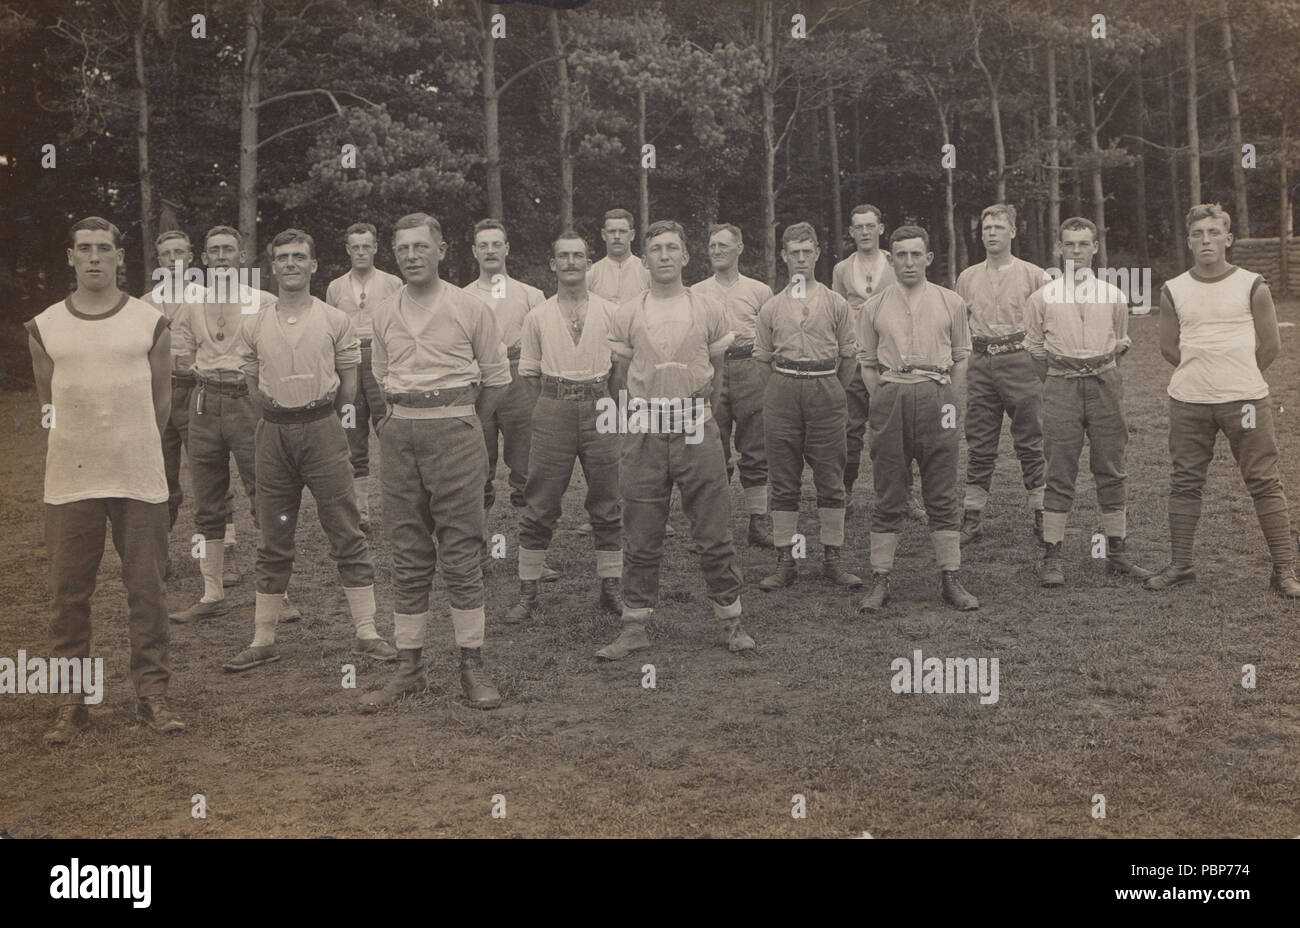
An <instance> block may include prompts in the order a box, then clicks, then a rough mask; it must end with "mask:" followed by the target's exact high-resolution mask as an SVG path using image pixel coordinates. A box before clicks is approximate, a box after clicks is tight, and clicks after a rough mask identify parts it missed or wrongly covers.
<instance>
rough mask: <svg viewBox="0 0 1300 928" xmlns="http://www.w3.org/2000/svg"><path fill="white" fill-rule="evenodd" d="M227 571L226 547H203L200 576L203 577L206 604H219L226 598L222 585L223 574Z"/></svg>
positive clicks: (203, 598) (207, 545) (203, 600)
mask: <svg viewBox="0 0 1300 928" xmlns="http://www.w3.org/2000/svg"><path fill="white" fill-rule="evenodd" d="M225 569H226V546H225V545H209V544H205V545H204V546H203V557H201V558H199V575H200V576H201V577H203V597H202V599H201V600H200V601H201V602H205V603H219V602H221V601H222V600H223V599H225V598H226V590H225V587H223V586H222V585H221V574H222V573H223V572H224V571H225Z"/></svg>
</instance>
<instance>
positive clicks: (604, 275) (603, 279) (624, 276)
mask: <svg viewBox="0 0 1300 928" xmlns="http://www.w3.org/2000/svg"><path fill="white" fill-rule="evenodd" d="M600 237H601V238H602V239H603V240H604V242H605V257H603V258H601V259H600V260H599V261H597V262H596V263H595V264H593V265H592V266H591V268H590V269H588V271H587V290H588V291H590V292H591V293H594V294H596V296H599V297H603V298H604V299H606V300H609V301H611V302H612V303H614V304H615V305H618V304H620V303H623V302H625V301H627V300H630V299H632V298H633V297H634V296H638V295H639V294H641V293H643V292H644V291H645V290H646V288H647V287H649V286H650V272H649V271H648V270H646V266H645V264H644V263H643V262H642V261H641V260H640V259H639V258H637V256H636V255H634V254H633V253H632V242H633V241H634V240H635V239H636V220H634V219H633V218H632V214H631V213H629V212H628V211H627V210H625V209H611V210H610V211H609V212H607V213H605V221H604V225H603V226H602V227H601V230H600Z"/></svg>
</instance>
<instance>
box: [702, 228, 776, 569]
mask: <svg viewBox="0 0 1300 928" xmlns="http://www.w3.org/2000/svg"><path fill="white" fill-rule="evenodd" d="M744 250H745V242H744V239H743V237H742V235H741V231H740V228H739V227H738V226H734V225H732V224H731V223H725V224H722V225H714V226H713V227H712V228H711V229H710V230H709V262H710V264H712V266H713V275H712V276H711V277H706V278H705V279H704V280H702V281H700V282H699V283H697V284H696V285H695V286H693V287H692V288H691V289H692V290H693V291H695V292H696V293H700V294H702V295H704V296H707V297H710V298H712V299H713V300H715V301H717V302H719V303H721V304H722V305H723V307H725V309H726V311H727V321H728V322H729V324H730V325H731V331H732V332H734V333H735V335H736V340H735V341H734V342H732V343H731V347H729V348H728V349H727V360H726V369H725V371H724V373H723V376H722V396H721V398H720V399H719V400H718V405H717V406H716V407H714V410H713V415H714V418H715V419H716V421H717V423H718V433H719V434H720V435H721V436H722V453H723V455H724V456H725V457H726V459H727V482H728V483H730V482H731V472H732V462H733V460H735V459H734V458H733V457H732V451H731V442H732V435H733V434H734V435H735V442H736V458H739V462H738V465H737V468H738V469H739V471H740V485H741V487H742V489H743V490H744V495H745V512H747V513H748V514H749V530H748V532H747V534H746V541H747V542H748V543H749V544H751V545H756V546H759V547H765V548H770V547H772V536H771V534H770V533H769V532H768V530H767V529H766V528H765V527H764V525H763V519H764V517H765V516H766V514H767V511H768V510H767V457H766V452H765V449H764V444H763V384H764V381H765V380H766V378H765V377H764V376H763V373H762V372H761V371H760V370H759V367H760V365H759V364H758V362H757V361H755V360H754V332H755V328H754V326H755V323H756V320H757V319H758V311H759V310H760V309H762V307H763V304H764V303H766V302H767V301H768V300H770V299H771V298H772V288H771V287H769V286H768V285H767V284H765V283H763V282H762V281H759V280H755V279H754V278H752V277H746V276H745V275H744V274H742V273H740V255H741V254H742V253H743V252H744Z"/></svg>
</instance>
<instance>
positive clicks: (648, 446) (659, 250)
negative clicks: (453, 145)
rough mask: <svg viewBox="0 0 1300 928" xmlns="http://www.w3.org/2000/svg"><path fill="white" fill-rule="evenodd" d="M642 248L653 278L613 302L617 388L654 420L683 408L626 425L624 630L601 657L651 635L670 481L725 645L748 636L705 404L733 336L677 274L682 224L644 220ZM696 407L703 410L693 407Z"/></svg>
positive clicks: (745, 644) (717, 384) (723, 478)
mask: <svg viewBox="0 0 1300 928" xmlns="http://www.w3.org/2000/svg"><path fill="white" fill-rule="evenodd" d="M644 247H645V256H646V258H645V263H646V266H647V267H648V268H649V270H650V280H651V283H650V289H649V290H648V291H645V292H644V293H642V294H641V295H640V296H639V297H637V298H634V299H631V300H628V301H627V302H625V303H624V304H623V305H622V306H620V307H619V308H618V311H617V312H616V313H615V314H614V319H613V324H612V325H611V327H610V330H609V341H610V345H611V346H612V348H613V352H614V376H613V392H614V394H615V395H618V396H620V397H621V396H627V397H628V398H629V404H628V406H629V408H630V407H631V403H630V400H632V399H635V400H637V401H639V403H640V404H644V408H645V409H646V410H648V412H649V418H650V420H651V421H658V422H662V421H663V418H664V417H663V415H662V412H663V410H664V409H668V410H671V409H672V407H673V406H677V407H678V408H679V409H680V410H681V411H682V412H683V413H684V414H683V415H682V416H681V419H680V422H679V423H678V424H679V425H680V428H670V429H668V430H660V431H658V432H656V433H651V432H650V431H649V430H648V429H646V430H638V431H632V430H631V429H630V428H629V432H628V434H626V435H624V436H623V439H622V441H623V447H622V457H621V460H620V466H619V484H620V488H621V490H622V494H623V549H624V557H623V630H622V632H621V633H620V634H619V636H618V638H616V639H615V640H614V641H612V642H611V643H609V644H608V645H606V646H605V647H603V648H601V649H600V650H599V651H597V652H596V656H597V657H598V658H601V659H602V660H619V659H620V658H623V657H626V656H627V655H628V654H630V653H631V652H633V651H637V650H640V649H642V648H648V647H649V646H650V638H649V636H648V635H647V634H646V628H645V623H646V621H647V620H648V619H649V618H650V616H651V615H652V614H653V613H654V610H655V606H656V605H657V604H658V600H659V565H660V563H661V561H662V560H663V551H664V528H665V526H666V525H667V524H668V506H669V500H670V498H671V494H672V489H673V486H674V485H675V486H677V488H678V489H679V490H680V491H681V497H682V509H684V510H685V512H686V516H687V518H688V519H690V522H691V533H692V537H693V538H694V540H695V543H696V545H697V547H698V551H699V556H700V562H701V566H702V567H703V569H704V582H705V585H706V587H707V588H708V597H709V599H710V601H711V602H712V604H713V614H714V616H715V618H716V619H717V620H718V621H719V622H720V623H721V625H722V633H723V640H724V643H725V644H726V645H727V647H728V649H729V650H731V651H747V650H751V649H753V647H754V639H753V638H751V637H750V636H749V635H748V634H747V633H746V632H745V630H744V628H743V627H742V626H741V623H740V618H741V611H742V610H741V603H740V590H741V585H742V580H741V576H740V570H739V568H738V567H737V566H736V549H735V547H734V545H733V544H732V541H731V499H730V496H729V494H728V492H727V467H726V462H725V461H724V460H723V456H722V439H721V437H720V436H719V435H718V426H717V423H716V422H714V421H713V419H712V416H710V415H709V413H708V405H707V404H708V403H709V402H710V401H713V402H716V400H717V398H718V395H719V393H720V391H721V389H722V377H723V368H724V365H725V364H726V351H727V346H728V345H730V344H731V342H732V340H733V339H734V338H735V335H734V333H733V332H732V331H731V328H730V326H729V325H728V323H727V319H726V310H725V309H723V307H722V306H721V305H720V304H718V303H716V302H714V301H713V300H711V299H709V298H708V297H707V296H704V295H702V294H699V293H696V292H694V291H692V290H688V289H687V288H686V287H685V286H684V285H683V284H682V268H684V267H685V266H686V263H687V261H689V260H690V255H689V254H688V252H687V250H686V232H685V230H684V229H683V228H682V227H681V224H680V223H677V222H673V221H672V220H662V221H660V222H655V223H653V224H651V226H650V228H648V229H646V232H645V239H644ZM697 401H698V402H697ZM665 402H666V403H667V405H666V406H664V405H663V404H664V403H665ZM701 408H703V413H702V415H701V416H696V415H695V413H696V410H699V409H701ZM686 413H689V418H690V422H689V423H688V422H687V421H686V420H687V415H686ZM669 418H671V417H669ZM700 418H703V420H704V421H703V423H701V422H700Z"/></svg>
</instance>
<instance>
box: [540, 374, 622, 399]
mask: <svg viewBox="0 0 1300 928" xmlns="http://www.w3.org/2000/svg"><path fill="white" fill-rule="evenodd" d="M541 382H542V389H541V393H540V395H541V396H544V397H546V398H547V399H556V400H594V399H599V398H600V397H602V396H609V375H605V376H604V377H601V378H600V379H599V380H586V381H577V380H565V379H564V378H563V377H550V376H547V375H546V374H543V375H542V376H541Z"/></svg>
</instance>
